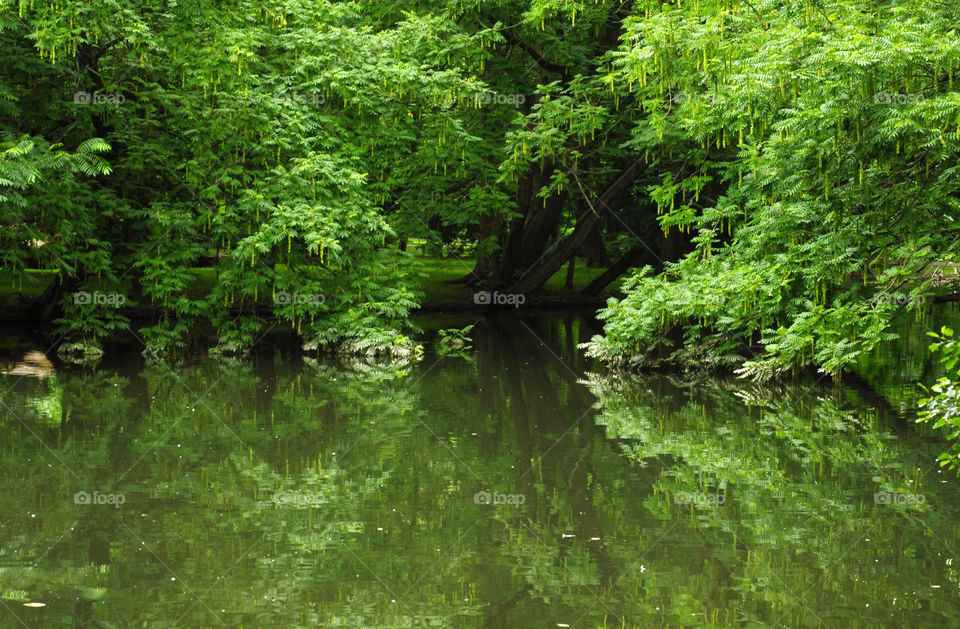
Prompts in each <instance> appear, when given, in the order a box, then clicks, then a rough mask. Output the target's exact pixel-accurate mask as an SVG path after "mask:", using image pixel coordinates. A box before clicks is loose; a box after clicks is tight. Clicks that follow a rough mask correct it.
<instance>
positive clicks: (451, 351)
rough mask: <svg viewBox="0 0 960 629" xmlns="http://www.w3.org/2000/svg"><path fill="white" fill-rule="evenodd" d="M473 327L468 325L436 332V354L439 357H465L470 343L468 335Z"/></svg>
mask: <svg viewBox="0 0 960 629" xmlns="http://www.w3.org/2000/svg"><path fill="white" fill-rule="evenodd" d="M473 327H474V326H473V325H468V326H466V327H463V328H449V329H441V330H437V353H438V354H440V355H441V356H465V355H466V353H467V351H468V350H469V349H470V343H471V342H472V339H471V338H470V336H469V334H470V331H471V330H472V329H473Z"/></svg>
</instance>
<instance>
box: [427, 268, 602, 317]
mask: <svg viewBox="0 0 960 629" xmlns="http://www.w3.org/2000/svg"><path fill="white" fill-rule="evenodd" d="M416 260H417V262H419V263H420V265H421V272H422V273H424V274H425V275H426V277H424V278H423V280H422V281H423V284H422V289H423V291H424V298H423V307H424V308H430V309H439V308H463V307H472V306H473V295H474V293H475V292H476V290H477V289H476V288H474V287H472V286H466V285H464V284H454V283H452V282H453V281H454V280H457V279H459V278H461V277H463V276H465V275H466V274H467V273H469V272H470V271H472V270H473V266H474V262H475V260H474V259H473V258H437V257H427V256H423V257H420V256H417V258H416ZM604 270H605V269H602V268H591V267H588V266H587V265H586V262H584V261H583V260H579V259H578V260H577V264H576V266H575V267H574V273H573V289H572V290H568V289H566V288H564V286H565V284H566V280H567V265H563V266H562V267H561V268H560V270H559V271H557V272H556V273H554V274H553V276H552V277H551V278H550V279H549V280H547V283H546V284H545V285H544V288H543V289H542V290H541V291H538V295H537V299H536V301H539V302H543V303H554V304H562V303H574V304H584V303H602V302H603V301H605V300H606V297H607V296H609V295H610V294H611V292H612V291H611V289H610V287H608V288H607V289H606V290H605V291H604V292H603V293H601V295H600V297H598V298H596V297H595V298H588V297H585V296H583V295H582V294H580V292H579V291H580V290H581V289H583V288H584V287H585V286H586V285H587V284H589V283H590V282H592V281H593V280H594V279H596V278H597V277H598V276H599V275H601V274H602V273H603V272H604ZM612 286H616V282H614V283H613V284H612ZM528 303H529V302H528Z"/></svg>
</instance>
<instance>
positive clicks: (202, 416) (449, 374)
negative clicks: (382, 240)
mask: <svg viewBox="0 0 960 629" xmlns="http://www.w3.org/2000/svg"><path fill="white" fill-rule="evenodd" d="M951 316H954V317H955V316H956V314H955V313H954V315H951ZM469 323H473V318H471V317H467V316H464V317H452V318H450V317H448V318H436V317H435V318H432V319H424V320H422V321H420V324H421V325H422V326H423V327H424V328H425V329H426V336H427V338H428V339H429V338H431V337H432V335H433V332H432V331H431V330H435V329H436V328H437V327H454V326H462V325H466V324H469ZM939 323H940V321H938V324H939ZM921 328H922V329H921ZM925 329H927V328H925V327H923V326H921V325H916V326H913V328H911V330H910V333H909V334H907V335H906V337H905V339H904V341H903V342H901V343H899V344H898V345H897V346H896V347H894V348H892V349H891V348H886V349H884V350H883V352H881V353H879V354H878V355H876V356H874V357H871V358H870V359H868V360H867V361H866V362H865V363H864V365H863V366H862V367H863V369H862V370H861V375H862V377H861V378H859V379H852V380H850V381H848V382H845V383H841V384H840V385H838V386H837V385H834V384H833V383H832V382H830V381H829V379H827V380H822V381H818V380H817V378H816V377H815V376H809V377H806V378H801V379H799V380H798V381H796V382H792V383H787V384H778V385H773V386H759V385H755V384H751V383H748V382H744V381H739V380H736V379H728V378H717V377H713V378H709V379H703V378H695V377H692V376H689V377H685V376H682V375H676V374H672V375H670V374H654V375H645V376H629V377H628V376H611V375H609V374H606V375H604V373H603V371H602V370H601V369H599V368H598V366H597V365H594V364H593V363H591V362H590V361H588V360H586V359H584V358H583V356H582V354H581V352H580V350H578V349H577V344H578V343H580V342H582V341H585V340H587V339H588V338H589V337H590V336H591V335H592V334H595V333H597V332H598V331H599V326H598V325H597V324H596V322H594V321H592V320H591V319H589V318H588V317H578V316H574V315H539V316H529V317H524V318H520V317H517V316H516V315H514V314H512V313H504V314H502V315H499V316H494V317H491V318H488V319H485V320H482V321H480V322H478V324H477V327H476V328H475V330H474V331H473V334H472V336H473V338H474V345H473V348H472V349H471V350H470V351H468V352H466V353H464V354H463V355H462V356H451V357H444V358H441V357H438V356H437V355H436V354H435V353H433V352H432V351H431V350H430V347H431V346H430V344H429V343H428V344H427V346H428V351H427V355H426V356H425V358H424V360H423V361H422V362H419V363H416V364H411V365H406V366H393V367H391V368H373V367H370V366H368V365H362V364H344V363H342V362H337V361H335V360H331V359H321V360H305V359H303V358H302V357H301V356H300V355H299V354H298V353H297V352H296V351H294V349H293V348H292V347H291V346H290V345H289V343H288V342H287V341H286V340H285V339H283V338H280V337H277V338H268V339H266V340H264V341H263V342H261V343H260V344H259V345H258V347H257V350H256V352H255V354H254V355H253V356H251V357H249V358H245V359H244V360H242V361H233V360H226V359H219V360H215V359H212V358H210V359H206V358H201V357H198V358H197V359H195V360H192V361H190V362H189V363H188V364H186V365H183V366H180V367H177V368H175V369H169V368H166V367H163V366H156V365H155V366H147V365H145V364H144V363H143V361H142V359H141V358H140V357H139V355H138V353H137V347H136V345H135V342H134V341H133V339H131V344H130V345H129V346H127V347H126V348H119V349H118V348H111V349H113V351H111V352H109V353H108V360H107V361H106V362H104V363H103V364H101V365H100V367H99V368H97V369H96V370H87V371H82V370H76V369H73V370H71V369H66V368H64V367H62V366H60V365H58V364H51V363H50V362H49V361H48V360H47V359H46V358H45V357H44V356H43V355H42V354H41V353H39V352H38V350H42V349H43V346H42V344H39V343H38V342H36V341H31V340H29V339H22V338H20V337H16V336H10V337H9V339H10V340H8V342H7V344H6V345H5V347H4V348H3V349H2V353H0V356H2V358H3V359H4V360H2V361H0V367H3V372H4V375H2V376H0V395H2V397H0V448H2V451H0V473H2V475H3V478H4V479H5V481H6V482H5V483H4V489H3V491H2V492H0V603H2V606H0V627H4V628H6V627H28V628H33V627H83V628H87V627H89V628H94V627H97V628H100V627H103V628H107V627H216V626H224V627H467V628H469V627H488V628H513V627H518V628H527V627H530V628H549V627H566V626H569V627H581V628H595V627H610V628H613V627H661V626H663V627H677V626H690V627H947V626H956V625H957V624H958V623H960V575H958V572H957V571H958V568H960V556H958V554H957V551H958V550H960V482H958V480H957V479H956V477H955V476H954V475H953V474H952V473H950V472H941V470H940V469H939V468H938V466H937V465H936V462H935V459H936V455H937V454H938V453H939V452H940V451H942V450H943V449H944V444H943V442H942V441H941V440H940V439H939V438H938V437H937V436H936V435H932V434H929V433H927V432H925V431H922V430H918V429H917V428H916V427H915V426H913V425H912V423H911V422H910V421H909V420H910V419H911V413H912V410H911V409H912V404H913V403H914V401H915V399H916V397H917V396H916V387H915V382H916V381H917V380H926V381H929V380H930V379H931V378H932V377H933V376H934V375H935V373H934V372H935V369H932V368H931V367H930V364H929V359H928V357H927V355H926V341H924V340H923V330H925Z"/></svg>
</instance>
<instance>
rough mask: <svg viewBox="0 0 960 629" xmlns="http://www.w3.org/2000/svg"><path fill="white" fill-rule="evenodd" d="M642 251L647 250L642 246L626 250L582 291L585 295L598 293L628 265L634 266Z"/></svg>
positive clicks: (621, 273) (645, 251) (628, 266)
mask: <svg viewBox="0 0 960 629" xmlns="http://www.w3.org/2000/svg"><path fill="white" fill-rule="evenodd" d="M644 253H648V252H647V250H646V249H645V248H643V247H634V248H633V249H631V250H630V251H628V252H626V253H625V254H623V257H622V258H620V259H619V260H617V262H616V264H614V265H613V266H611V267H610V268H609V269H607V270H606V271H604V272H603V275H601V276H600V277H598V278H596V279H595V280H593V281H592V282H590V283H589V284H587V286H586V288H584V289H583V293H584V294H586V295H599V294H600V292H601V291H602V290H603V289H604V288H606V287H607V286H608V285H609V284H610V282H613V281H614V280H616V279H617V278H618V277H620V276H621V275H623V273H624V272H625V271H626V270H627V269H629V268H630V267H632V266H636V262H637V261H638V260H640V258H641V257H642V256H643V254H644Z"/></svg>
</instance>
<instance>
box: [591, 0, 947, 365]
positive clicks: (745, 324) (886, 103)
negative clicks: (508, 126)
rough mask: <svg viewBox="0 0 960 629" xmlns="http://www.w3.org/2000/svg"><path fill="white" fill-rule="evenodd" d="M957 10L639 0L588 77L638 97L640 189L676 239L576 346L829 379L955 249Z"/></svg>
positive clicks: (615, 355) (843, 2) (917, 296)
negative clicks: (682, 237)
mask: <svg viewBox="0 0 960 629" xmlns="http://www.w3.org/2000/svg"><path fill="white" fill-rule="evenodd" d="M958 17H960V13H958V9H957V7H956V6H955V5H950V4H940V3H928V2H923V1H919V0H915V1H914V0H910V1H907V2H897V3H879V4H877V5H876V6H873V5H870V6H867V5H865V4H863V3H861V2H853V1H847V0H833V1H830V2H820V3H813V2H807V3H779V2H773V1H766V2H757V3H749V4H748V3H729V2H723V1H718V2H699V3H694V4H690V3H677V4H676V5H668V4H663V5H660V4H659V3H657V5H656V6H653V4H652V3H647V9H646V13H645V14H644V15H635V16H634V17H632V18H631V20H630V22H629V25H628V27H627V35H626V44H625V45H624V46H623V47H622V48H621V50H620V51H618V52H617V54H616V57H615V60H614V66H615V67H614V69H612V70H611V71H610V73H609V74H608V75H607V79H608V80H609V82H610V85H611V89H615V90H616V89H619V90H621V93H623V94H624V97H626V95H627V94H634V95H635V98H636V99H637V100H638V102H639V103H640V105H641V106H642V107H643V108H644V110H645V112H646V114H647V115H646V117H645V118H644V119H643V120H642V121H641V122H639V123H638V124H636V125H635V127H634V131H633V140H632V143H633V145H634V146H636V147H637V148H638V149H642V150H643V151H645V155H647V159H649V160H650V163H651V164H652V166H653V167H654V168H657V169H658V171H659V172H660V173H661V181H660V183H659V184H658V185H655V186H651V187H650V188H649V193H650V195H651V198H652V199H654V200H655V201H656V203H657V205H658V214H659V221H660V224H661V225H662V227H663V229H664V230H680V231H681V232H684V233H688V234H690V235H691V236H692V242H693V243H694V250H693V251H692V252H691V253H689V254H688V255H687V256H686V257H684V258H683V259H682V260H681V261H679V262H677V263H675V264H668V265H667V268H666V270H665V271H664V272H663V273H662V274H659V275H653V274H651V273H650V272H649V271H643V270H641V271H639V272H637V273H635V274H634V275H633V276H632V277H631V278H630V279H628V280H627V281H626V282H625V283H624V285H623V290H624V291H625V292H626V293H627V296H626V297H625V298H624V299H621V300H611V301H610V302H609V303H608V305H607V307H606V308H605V309H603V310H602V311H601V317H603V318H604V319H605V320H606V327H605V334H604V336H603V337H597V338H595V339H594V340H593V341H592V342H591V343H590V345H589V348H590V352H591V353H592V354H593V355H595V356H598V357H600V358H603V359H605V360H608V361H610V362H613V363H627V364H638V363H640V364H649V363H650V357H653V358H654V359H662V358H666V359H668V360H669V359H672V360H673V361H674V362H681V363H683V362H687V363H689V362H690V360H689V359H690V358H691V357H696V358H697V359H704V358H705V359H706V360H707V361H708V362H712V363H715V364H733V365H735V366H740V367H741V373H743V374H745V375H749V376H754V377H761V378H762V377H768V376H771V375H775V374H777V373H781V372H783V371H785V370H788V369H791V368H794V367H798V366H803V365H806V364H813V365H816V366H817V367H818V368H819V369H821V370H822V371H824V372H827V373H830V374H834V375H836V374H838V373H840V372H841V371H842V370H844V369H847V368H849V367H850V366H851V365H852V364H854V362H855V361H856V360H857V357H858V356H861V355H863V354H864V353H865V352H868V351H869V350H870V349H871V348H873V347H874V346H876V344H877V343H878V342H880V341H882V340H884V339H887V338H889V337H890V334H889V333H888V327H889V324H890V321H891V319H892V318H893V316H894V315H895V314H896V313H897V312H898V311H899V310H901V309H903V308H907V309H909V310H911V311H914V312H916V313H920V312H921V311H922V310H923V309H924V307H925V306H924V303H925V301H927V298H928V297H929V295H930V294H931V287H932V285H933V284H934V282H935V281H936V280H937V279H938V276H939V275H941V274H942V268H941V267H939V266H938V264H939V263H941V262H952V261H955V260H956V258H957V253H958V249H957V246H958V241H957V240H956V237H955V232H956V230H957V229H958V223H957V210H958V209H960V200H958V196H957V186H958V183H957V182H958V179H957V172H958V170H957V169H958V166H957V162H958V157H960V92H958V89H957V86H956V84H955V82H956V81H957V80H958V77H957V76H955V75H956V71H957V69H958V68H960V39H958V38H957V37H956V35H955V33H956V31H955V28H956V24H957V20H958ZM617 86H619V88H618V87H617ZM671 153H672V154H673V156H674V157H675V158H676V157H677V156H680V157H682V159H683V162H682V167H673V166H670V165H669V164H666V163H664V162H663V160H664V158H665V157H666V156H669V155H670V154H671ZM711 182H713V183H712V185H714V186H715V188H714V192H713V193H712V194H711V197H712V198H707V199H703V198H702V197H700V195H701V194H705V189H706V188H707V187H708V186H710V185H711ZM718 191H719V193H717V192H718ZM698 201H699V203H698ZM948 268H949V267H948ZM669 339H673V340H674V341H677V340H680V341H681V342H682V343H684V344H686V345H699V346H702V347H705V348H709V351H708V352H706V354H707V355H706V356H704V355H703V354H704V352H700V353H697V352H694V353H692V354H683V353H676V352H674V353H673V354H672V355H671V354H670V351H671V350H674V348H675V345H671V344H670V342H669ZM657 346H659V347H657ZM651 347H657V348H658V349H660V350H661V351H660V352H654V353H652V354H650V356H648V355H647V351H648V350H649V349H650V348H651ZM664 350H665V351H664ZM744 357H746V358H744Z"/></svg>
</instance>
